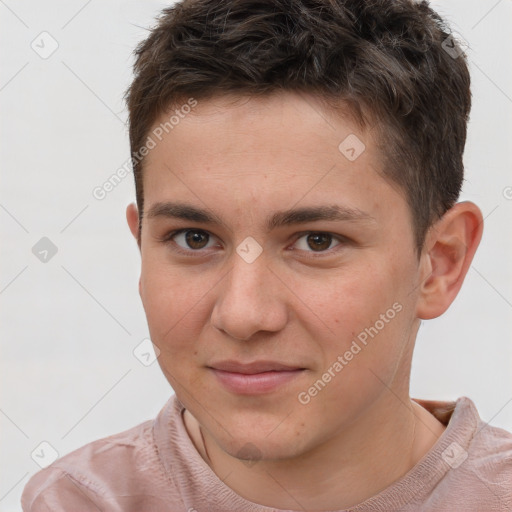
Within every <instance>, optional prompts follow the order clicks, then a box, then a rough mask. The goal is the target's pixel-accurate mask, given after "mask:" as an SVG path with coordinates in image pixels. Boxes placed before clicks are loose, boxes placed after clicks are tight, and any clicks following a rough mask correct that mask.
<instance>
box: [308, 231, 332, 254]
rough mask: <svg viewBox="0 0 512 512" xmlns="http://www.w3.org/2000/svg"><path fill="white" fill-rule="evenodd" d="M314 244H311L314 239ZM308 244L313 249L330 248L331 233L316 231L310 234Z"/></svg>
mask: <svg viewBox="0 0 512 512" xmlns="http://www.w3.org/2000/svg"><path fill="white" fill-rule="evenodd" d="M313 240H314V242H313V244H314V245H310V242H311V241H313ZM308 245H309V246H310V247H311V249H313V250H325V249H328V248H329V246H330V245H331V235H329V234H327V233H314V234H311V235H308Z"/></svg>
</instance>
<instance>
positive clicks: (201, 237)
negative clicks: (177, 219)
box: [163, 229, 215, 252]
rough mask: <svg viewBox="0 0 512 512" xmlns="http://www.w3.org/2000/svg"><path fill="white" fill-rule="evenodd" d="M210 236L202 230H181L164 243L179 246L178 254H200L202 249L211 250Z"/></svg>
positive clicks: (167, 238) (167, 237)
mask: <svg viewBox="0 0 512 512" xmlns="http://www.w3.org/2000/svg"><path fill="white" fill-rule="evenodd" d="M210 236H211V235H210V234H209V233H208V232H207V231H203V230H202V229H180V230H178V231H173V232H172V233H170V234H169V235H168V236H166V237H165V239H164V240H163V241H164V242H166V243H172V244H174V245H177V246H178V249H177V252H198V251H200V250H201V249H208V248H209V246H208V243H209V242H211V240H210ZM212 245H215V244H212ZM210 247H211V246H210ZM182 249H183V250H182Z"/></svg>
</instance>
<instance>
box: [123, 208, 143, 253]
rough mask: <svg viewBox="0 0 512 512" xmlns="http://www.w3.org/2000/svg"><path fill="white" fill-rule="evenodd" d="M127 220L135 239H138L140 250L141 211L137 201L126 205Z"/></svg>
mask: <svg viewBox="0 0 512 512" xmlns="http://www.w3.org/2000/svg"><path fill="white" fill-rule="evenodd" d="M126 220H127V221H128V227H129V228H130V231H131V232H132V235H133V236H134V238H135V240H137V245H138V246H139V250H140V233H139V211H138V209H137V205H136V204H135V203H130V204H129V205H128V206H127V207H126Z"/></svg>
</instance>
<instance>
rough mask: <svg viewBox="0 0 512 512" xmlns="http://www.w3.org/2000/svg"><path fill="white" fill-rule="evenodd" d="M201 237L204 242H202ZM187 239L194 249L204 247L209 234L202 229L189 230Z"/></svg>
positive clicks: (186, 235)
mask: <svg viewBox="0 0 512 512" xmlns="http://www.w3.org/2000/svg"><path fill="white" fill-rule="evenodd" d="M201 238H202V239H203V242H204V243H203V244H201ZM185 239H186V241H187V244H188V245H189V246H190V247H191V248H192V249H202V248H203V247H204V246H205V245H206V244H207V243H208V235H207V234H206V233H203V232H202V231H187V232H186V234H185Z"/></svg>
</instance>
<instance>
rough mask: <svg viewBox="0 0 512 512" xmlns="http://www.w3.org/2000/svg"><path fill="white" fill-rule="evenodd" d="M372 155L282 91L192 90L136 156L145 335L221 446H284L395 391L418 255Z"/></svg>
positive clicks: (262, 449)
mask: <svg viewBox="0 0 512 512" xmlns="http://www.w3.org/2000/svg"><path fill="white" fill-rule="evenodd" d="M168 118H169V114H166V115H163V116H162V118H161V119H159V120H158V121H157V122H156V123H155V127H157V126H158V125H159V124H160V123H161V122H165V121H166V120H168ZM348 136H350V138H349V139H347V137H348ZM355 137H357V139H359V142H358V141H357V139H355ZM345 139H347V140H346V141H345ZM343 141H345V142H344V143H343V144H341V149H340V143H342V142H343ZM354 141H355V142H354ZM361 142H362V143H363V144H364V145H365V148H364V150H362V149H363V146H361V144H360V143H361ZM351 148H352V149H351ZM354 157H356V158H354ZM381 162H382V155H381V154H380V153H379V151H378V149H377V147H376V143H375V140H374V139H373V137H372V134H371V133H368V132H364V133H363V132H361V130H360V129H359V128H358V127H357V126H356V125H355V124H354V123H352V122H351V121H350V119H348V118H342V117H340V116H339V115H335V114H334V113H330V112H328V111H327V110H325V109H323V108H322V107H321V105H320V103H319V102H318V101H317V100H316V99H315V98H313V97H312V96H307V97H306V96H300V95H295V94H292V93H283V94H275V95H273V96H269V97H266V98H258V99H256V98H251V99H247V98H246V99H244V100H240V101H237V102H234V101H233V98H227V97H226V98H216V99H212V100H208V101H205V102H203V103H201V102H198V104H197V106H196V107H195V108H194V109H193V112H191V113H190V114H188V115H186V116H183V117H181V118H180V120H179V123H178V124H176V125H175V126H174V127H173V129H172V130H169V131H168V133H165V132H164V134H163V137H162V140H161V141H160V142H158V143H157V145H156V147H154V148H153V149H152V150H151V151H150V153H149V154H148V155H147V157H146V162H145V168H144V201H145V204H144V214H143V222H142V235H141V253H142V272H141V278H140V294H141V298H142V302H143V305H144V308H145V312H146V315H147V320H148V324H149V330H150V334H151V339H152V341H153V343H154V344H155V345H156V346H157V347H158V348H159V350H160V356H159V359H158V361H159V364H160V366H161V368H162V370H163V372H164V374H165V376H166V377H167V379H168V381H169V382H170V384H171V385H172V387H173V388H174V390H175V392H176V394H177V396H178V398H179V400H180V401H181V402H182V403H183V404H184V406H185V407H186V408H187V409H188V410H189V411H190V412H191V413H192V415H193V416H194V417H195V418H196V419H197V420H198V421H199V423H200V424H201V426H202V428H204V429H205V430H206V431H207V433H208V434H209V435H210V436H211V438H213V439H214V440H215V441H216V443H217V444H218V445H219V446H220V447H221V448H222V449H223V450H224V451H225V452H227V453H229V454H230V455H233V456H237V455H240V454H241V452H243V451H244V450H247V449H248V447H252V449H253V450H256V451H257V453H258V457H261V458H263V459H286V458H293V457H296V456H299V455H300V454H303V453H305V452H307V451H308V450H312V449H314V448H315V447H318V446H320V445H321V444H322V443H324V442H326V441H327V440H329V439H331V438H333V437H334V436H336V435H337V434H339V433H340V432H343V430H344V429H348V428H349V427H350V425H351V424H353V422H354V421H355V420H356V419H357V418H359V417H361V415H363V414H364V413H365V412H367V411H369V410H371V408H372V407H377V406H378V404H380V405H381V406H383V404H384V400H385V398H384V397H390V396H392V395H393V393H391V390H393V392H394V393H396V394H399V396H408V394H407V393H408V373H409V365H410V357H411V351H412V345H413V342H414V338H415V335H416V330H417V327H418V320H417V315H416V304H417V299H418V297H417V294H416V292H415V290H416V289H417V285H418V283H419V282H420V281H421V271H420V270H421V269H420V268H419V266H418V260H417V257H416V254H415V249H414V241H413V231H412V226H411V214H410V211H409V208H408V206H407V203H406V200H405V197H404V196H403V194H402V193H401V192H400V191H399V190H397V189H396V187H393V186H391V185H390V184H389V183H388V182H387V181H386V180H384V179H383V178H382V175H381V174H380V172H381ZM134 224H135V223H134ZM394 400H395V401H396V397H395V398H394Z"/></svg>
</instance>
